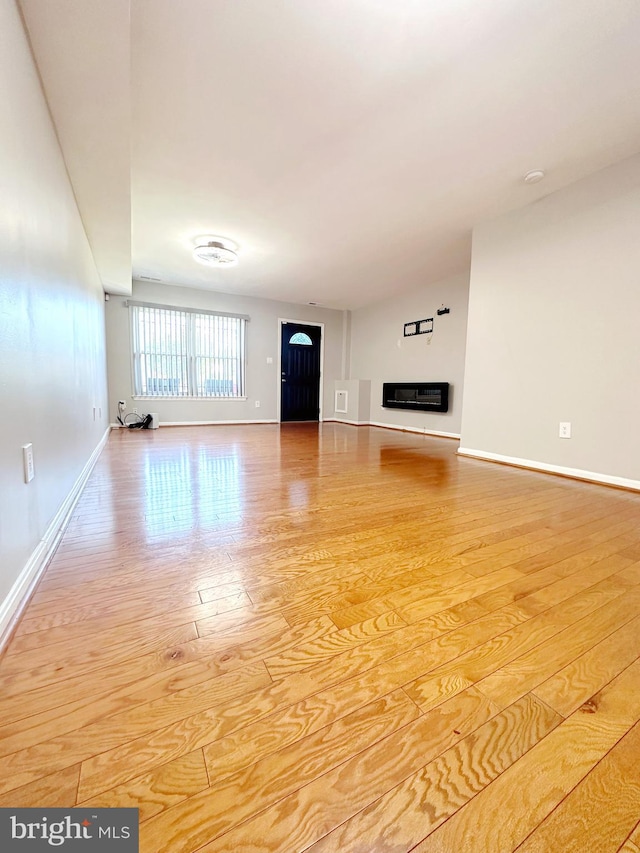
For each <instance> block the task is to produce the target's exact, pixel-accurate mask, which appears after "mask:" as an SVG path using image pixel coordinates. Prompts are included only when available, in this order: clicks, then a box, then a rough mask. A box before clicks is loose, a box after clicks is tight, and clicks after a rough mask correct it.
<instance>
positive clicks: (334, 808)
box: [0, 424, 640, 853]
mask: <svg viewBox="0 0 640 853" xmlns="http://www.w3.org/2000/svg"><path fill="white" fill-rule="evenodd" d="M456 448H457V443H456V442H454V441H451V440H446V439H436V438H432V437H428V436H419V435H412V434H405V433H398V432H391V431H387V430H382V429H375V428H363V427H361V428H356V427H350V426H345V425H342V424H324V425H322V426H318V425H317V424H291V425H284V426H275V425H274V426H271V425H266V426H229V427H191V428H171V429H169V428H165V429H161V430H158V431H151V432H140V433H136V432H129V431H119V432H115V433H112V435H111V437H110V440H109V443H108V445H107V447H106V449H105V450H104V452H103V454H102V456H101V457H100V459H99V461H98V464H97V466H96V469H95V471H94V473H93V475H92V477H91V479H90V481H89V483H88V485H87V487H86V489H85V492H84V494H83V495H82V498H81V500H80V502H79V504H78V506H77V509H76V511H75V514H74V516H73V518H72V520H71V523H70V525H69V528H68V529H67V531H66V533H65V536H64V538H63V541H62V543H61V545H60V547H59V549H58V551H57V553H56V554H55V556H54V558H53V560H52V561H51V563H50V565H49V566H48V568H47V570H46V572H45V574H44V577H43V579H42V581H41V582H40V584H39V586H38V588H37V590H36V592H35V594H34V596H33V599H32V601H31V602H30V604H29V605H28V607H27V609H26V612H25V614H24V617H23V619H22V620H21V622H20V624H19V626H18V629H17V631H16V633H15V635H14V637H13V639H12V641H11V643H10V644H9V646H8V647H7V649H6V652H5V654H4V655H3V657H2V659H1V660H0V690H1V692H0V806H16V807H17V806H45V805H51V806H65V807H67V806H74V805H79V804H86V805H93V806H96V807H98V806H129V807H131V806H134V807H137V808H139V809H140V821H141V836H140V839H141V840H140V849H141V851H143V853H195V851H202V853H213V851H229V853H239V851H241V853H274V851H282V853H302V851H313V853H329V851H335V853H338V851H340V853H344V852H345V851H347V853H373V851H376V853H408V851H411V850H416V851H439V853H464V852H465V851H468V853H503V851H504V853H507V851H515V850H518V851H520V853H547V852H548V851H549V853H550V851H553V853H562V851H567V853H568V851H572V853H573V851H575V853H578V851H586V850H588V851H590V852H591V853H609V851H611V853H618V851H621V853H633V851H640V660H639V656H640V523H639V522H640V495H638V494H634V493H631V492H624V491H618V490H614V489H607V488H604V487H599V486H596V485H590V484H586V483H579V482H575V481H570V480H564V479H560V478H557V477H552V476H546V475H543V474H537V473H534V472H528V471H522V470H517V469H511V468H507V467H504V466H498V465H492V464H489V463H483V462H479V461H476V460H471V459H466V458H459V457H457V456H456V452H455V451H456Z"/></svg>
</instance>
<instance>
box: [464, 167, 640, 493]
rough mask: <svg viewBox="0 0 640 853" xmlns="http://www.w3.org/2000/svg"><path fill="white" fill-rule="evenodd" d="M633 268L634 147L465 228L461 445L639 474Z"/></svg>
mask: <svg viewBox="0 0 640 853" xmlns="http://www.w3.org/2000/svg"><path fill="white" fill-rule="evenodd" d="M639 270H640V157H634V158H632V159H631V160H627V161H625V162H623V163H620V164H617V165H615V166H612V167H610V168H608V169H605V170H603V171H601V172H599V173H598V174H596V175H594V176H592V177H590V178H588V179H586V180H583V181H580V182H578V183H576V184H574V185H573V186H571V187H569V188H567V189H564V190H561V191H559V192H557V193H554V194H552V195H549V196H547V197H546V198H543V199H541V200H540V201H538V202H537V203H534V204H532V205H530V206H529V207H527V208H525V209H523V210H519V211H516V212H514V213H511V214H509V215H507V216H503V217H501V218H500V219H498V220H496V221H493V222H490V223H488V224H485V225H482V226H480V227H478V228H476V230H475V231H474V235H473V255H472V264H471V290H470V305H469V334H468V341H467V358H466V374H465V398H464V408H463V419H462V441H461V444H462V447H463V448H465V449H470V450H473V451H482V452H484V453H490V454H497V455H501V456H507V457H512V458H516V459H524V460H529V461H534V462H543V463H545V464H548V465H552V466H559V467H562V468H569V469H575V470H577V471H586V472H591V473H596V474H604V475H607V476H609V477H620V478H627V479H630V480H634V481H640V393H639V383H640V326H639V323H640V286H639ZM560 421H569V422H571V424H572V433H573V437H572V438H571V439H570V440H566V439H560V438H559V437H558V424H559V422H560Z"/></svg>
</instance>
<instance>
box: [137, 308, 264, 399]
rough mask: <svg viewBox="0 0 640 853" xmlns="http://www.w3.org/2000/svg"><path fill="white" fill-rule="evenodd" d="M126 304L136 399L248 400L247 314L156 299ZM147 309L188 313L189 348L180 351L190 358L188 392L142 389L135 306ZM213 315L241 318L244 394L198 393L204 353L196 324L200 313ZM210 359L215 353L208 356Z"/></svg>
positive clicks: (187, 363) (187, 373) (240, 357)
mask: <svg viewBox="0 0 640 853" xmlns="http://www.w3.org/2000/svg"><path fill="white" fill-rule="evenodd" d="M125 306H126V307H127V308H128V309H129V349H130V368H131V387H132V390H133V394H132V395H131V396H132V399H134V400H187V401H196V400H201V401H208V402H211V401H214V400H215V401H219V402H241V401H246V400H247V399H248V397H247V389H246V382H247V323H248V322H249V319H250V318H249V317H248V316H247V315H246V314H232V313H229V312H226V311H211V310H206V309H200V308H191V307H183V306H181V305H162V304H160V303H156V302H139V301H137V300H132V299H129V300H127V301H126V302H125ZM134 308H147V309H154V310H161V311H170V312H175V313H176V314H177V315H178V316H179V315H185V316H186V324H187V332H186V336H185V337H186V350H185V351H184V354H182V353H181V354H180V356H179V357H180V358H185V359H186V366H185V376H186V381H187V388H188V391H189V393H187V394H144V393H142V391H141V383H142V378H141V375H140V367H139V364H138V363H137V359H139V357H140V353H139V351H138V349H137V346H136V345H137V338H138V332H137V318H136V317H135V314H134V312H133V311H132V310H131V309H134ZM202 315H205V316H213V317H216V318H225V317H226V318H231V319H235V320H239V321H240V323H241V325H240V337H241V343H240V349H239V352H238V356H239V361H240V366H239V385H240V388H239V390H240V393H239V394H237V395H233V396H229V395H218V394H195V393H194V390H195V389H196V388H197V378H196V372H195V371H196V368H195V363H196V360H197V359H198V358H202V357H203V356H202V355H201V354H200V353H199V352H198V349H197V346H196V344H195V325H196V318H197V317H198V316H202ZM205 357H208V358H211V357H214V356H205Z"/></svg>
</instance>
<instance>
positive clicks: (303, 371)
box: [280, 323, 321, 421]
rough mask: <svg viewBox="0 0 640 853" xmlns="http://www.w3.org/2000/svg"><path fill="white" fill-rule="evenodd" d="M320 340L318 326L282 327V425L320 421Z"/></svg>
mask: <svg viewBox="0 0 640 853" xmlns="http://www.w3.org/2000/svg"><path fill="white" fill-rule="evenodd" d="M320 338H321V331H320V327H319V326H305V325H303V324H301V323H283V324H282V339H281V356H282V358H281V365H282V376H281V377H280V378H281V380H282V383H281V387H282V394H281V397H280V400H281V407H280V417H281V420H283V421H317V420H318V419H319V417H320Z"/></svg>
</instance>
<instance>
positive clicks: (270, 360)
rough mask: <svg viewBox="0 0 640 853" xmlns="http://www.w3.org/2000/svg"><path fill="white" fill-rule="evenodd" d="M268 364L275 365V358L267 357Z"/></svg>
mask: <svg viewBox="0 0 640 853" xmlns="http://www.w3.org/2000/svg"><path fill="white" fill-rule="evenodd" d="M267 364H273V358H272V357H271V356H270V355H268V356H267Z"/></svg>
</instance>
